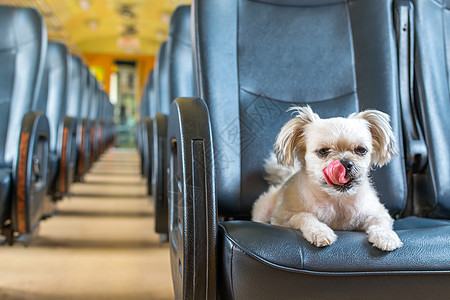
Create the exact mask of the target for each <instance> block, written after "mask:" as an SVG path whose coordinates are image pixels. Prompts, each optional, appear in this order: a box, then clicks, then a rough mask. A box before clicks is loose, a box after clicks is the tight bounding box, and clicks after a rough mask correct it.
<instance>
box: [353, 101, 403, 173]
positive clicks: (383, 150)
mask: <svg viewBox="0 0 450 300" xmlns="http://www.w3.org/2000/svg"><path fill="white" fill-rule="evenodd" d="M350 117H352V118H360V119H364V120H366V121H367V122H368V123H369V129H370V133H371V134H372V146H373V152H372V164H373V165H376V166H379V167H381V166H383V165H385V164H387V163H388V162H389V161H391V159H392V158H393V157H394V156H396V155H397V154H398V146H397V141H396V139H395V136H394V132H393V131H392V127H391V125H390V124H389V121H390V118H389V115H388V114H385V113H383V112H381V111H378V110H366V111H362V112H360V113H358V114H352V115H350Z"/></svg>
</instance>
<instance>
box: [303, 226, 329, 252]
mask: <svg viewBox="0 0 450 300" xmlns="http://www.w3.org/2000/svg"><path fill="white" fill-rule="evenodd" d="M302 232H303V237H304V238H305V239H306V240H307V241H308V242H310V243H311V244H313V245H315V246H317V247H325V246H329V245H331V244H333V243H334V242H336V240H337V235H336V234H335V233H334V231H333V230H332V229H331V228H330V227H328V226H327V225H325V224H323V226H320V227H318V228H314V229H311V230H305V231H302Z"/></svg>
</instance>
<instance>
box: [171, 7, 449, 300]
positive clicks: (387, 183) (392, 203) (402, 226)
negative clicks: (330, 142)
mask: <svg viewBox="0 0 450 300" xmlns="http://www.w3.org/2000/svg"><path fill="white" fill-rule="evenodd" d="M192 9H193V13H192V16H193V17H194V20H193V24H194V27H193V29H192V30H194V33H193V43H192V45H193V50H194V51H193V53H194V54H195V56H194V72H195V77H194V78H195V79H196V82H197V89H198V91H199V94H200V96H201V99H198V98H180V99H177V100H175V101H174V102H173V103H172V106H171V113H170V117H169V125H168V135H167V138H168V141H167V146H168V149H169V150H168V152H169V153H168V157H169V161H168V164H167V167H168V168H169V191H168V195H169V206H170V207H169V212H170V220H169V230H170V231H169V234H170V247H171V265H172V278H173V282H174V289H175V296H176V298H193V299H197V298H198V299H205V298H215V297H216V296H217V295H218V297H219V298H221V299H294V298H305V299H340V298H342V299H358V298H361V297H363V298H372V299H381V298H383V299H384V298H402V299H405V298H407V299H423V298H436V299H438V298H444V297H447V295H448V281H449V279H450V277H449V275H450V260H449V259H448V258H449V257H450V222H449V221H448V220H437V219H423V218H418V217H414V216H412V217H405V218H403V217H402V215H403V212H404V210H405V208H406V206H407V205H406V204H407V203H406V202H407V199H408V194H407V192H408V187H407V182H406V170H405V161H404V159H403V158H404V157H403V156H402V155H400V156H398V157H396V158H395V159H394V160H393V161H391V162H390V164H389V165H387V166H385V167H383V168H381V169H378V170H376V171H375V172H373V173H372V177H373V182H374V184H375V186H376V187H377V190H378V191H379V194H380V198H381V201H382V202H383V203H384V205H385V206H386V208H388V210H389V212H390V214H391V215H392V216H394V217H395V218H396V222H395V225H394V229H395V230H396V232H397V233H398V235H399V236H400V238H401V239H402V240H403V242H404V246H403V247H402V248H400V249H397V250H396V251H395V252H392V253H385V252H382V251H381V250H378V249H375V248H373V247H372V245H371V244H370V243H369V242H368V241H367V237H366V235H365V233H363V232H351V231H339V232H337V235H338V240H337V241H336V242H335V243H334V244H333V245H331V246H329V247H325V248H317V247H315V246H311V245H310V244H309V242H307V241H306V240H304V239H303V238H302V237H301V235H300V234H299V232H298V231H296V230H294V229H288V228H281V227H277V226H273V225H267V224H260V223H254V222H251V221H248V220H249V218H250V210H251V207H252V204H253V202H254V201H255V199H256V198H257V197H258V196H259V195H260V194H261V193H262V192H263V191H265V189H266V188H267V186H266V183H265V181H264V179H263V169H262V166H263V162H264V159H265V158H267V156H268V155H269V153H270V152H271V151H272V144H273V143H274V141H275V137H276V135H277V134H278V132H279V130H280V128H281V127H282V125H283V124H284V123H285V122H286V121H287V120H289V119H290V118H291V115H290V113H289V112H286V110H287V109H288V108H289V107H290V106H292V105H293V104H295V105H306V104H308V105H310V106H311V107H312V108H313V110H314V111H316V112H317V113H318V114H319V115H320V116H321V117H324V118H326V117H332V116H347V115H349V114H350V113H353V112H357V111H360V110H364V109H367V108H374V109H379V110H381V111H384V112H386V113H388V114H389V115H390V116H391V121H392V126H393V130H394V132H395V134H396V136H397V138H398V139H399V141H400V146H401V149H400V153H403V148H402V146H403V145H402V142H403V141H402V136H403V131H402V124H401V117H400V113H401V112H400V98H399V86H398V78H399V74H398V66H397V63H398V62H397V45H396V36H395V27H394V6H393V2H392V1H390V0H384V1H380V0H355V1H345V0H315V1H312V0H235V1H232V3H230V2H229V1H228V2H227V3H225V2H223V1H219V0H194V1H193V7H192ZM405 156H406V155H405ZM422 192H424V193H427V191H425V190H423V191H422ZM218 217H220V220H222V221H220V222H219V221H218ZM444 295H445V296H444Z"/></svg>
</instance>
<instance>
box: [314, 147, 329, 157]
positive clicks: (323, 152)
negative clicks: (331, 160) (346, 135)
mask: <svg viewBox="0 0 450 300" xmlns="http://www.w3.org/2000/svg"><path fill="white" fill-rule="evenodd" d="M316 153H317V155H318V156H320V157H326V156H328V154H330V148H320V149H319V150H316Z"/></svg>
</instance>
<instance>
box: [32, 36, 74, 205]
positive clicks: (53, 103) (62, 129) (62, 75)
mask: <svg viewBox="0 0 450 300" xmlns="http://www.w3.org/2000/svg"><path fill="white" fill-rule="evenodd" d="M70 72H71V70H70V57H69V53H68V51H67V47H66V46H65V45H64V44H62V43H58V42H49V43H48V49H47V58H46V66H45V70H44V75H43V80H42V84H41V88H40V100H39V105H38V109H39V110H41V111H44V112H46V115H47V117H48V120H49V125H50V152H49V163H50V164H49V171H50V182H49V193H50V195H51V196H52V199H54V200H57V199H60V198H61V197H62V196H64V195H66V194H68V193H69V184H70V183H71V182H72V180H73V173H74V167H75V166H74V164H75V160H74V155H75V153H74V152H75V141H76V140H75V135H76V121H75V120H74V119H73V118H72V117H69V116H66V111H67V109H66V105H67V102H68V100H69V99H68V97H69V89H70V86H69V84H70V80H69V76H70Z"/></svg>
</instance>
